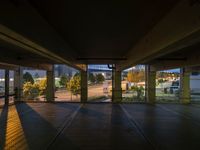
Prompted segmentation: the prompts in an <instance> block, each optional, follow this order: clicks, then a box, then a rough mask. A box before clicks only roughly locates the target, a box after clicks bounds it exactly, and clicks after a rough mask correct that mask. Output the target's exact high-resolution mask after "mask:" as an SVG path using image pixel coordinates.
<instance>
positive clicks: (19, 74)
mask: <svg viewBox="0 0 200 150" xmlns="http://www.w3.org/2000/svg"><path fill="white" fill-rule="evenodd" d="M14 91H15V101H16V100H17V101H20V100H22V96H23V94H22V92H23V67H18V69H16V70H15V72H14Z"/></svg>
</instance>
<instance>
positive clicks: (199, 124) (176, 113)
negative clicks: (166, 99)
mask: <svg viewBox="0 0 200 150" xmlns="http://www.w3.org/2000/svg"><path fill="white" fill-rule="evenodd" d="M157 106H158V107H159V108H161V109H163V110H166V111H168V112H171V113H173V114H175V115H178V116H181V117H183V118H185V119H189V120H191V121H192V122H193V123H195V124H196V125H198V126H200V123H199V122H198V121H195V120H193V119H192V118H191V117H189V116H186V115H185V114H183V113H180V112H177V111H173V110H171V109H168V108H166V107H164V106H160V105H157Z"/></svg>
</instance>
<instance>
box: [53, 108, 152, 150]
mask: <svg viewBox="0 0 200 150" xmlns="http://www.w3.org/2000/svg"><path fill="white" fill-rule="evenodd" d="M136 130H137V129H135V128H134V127H133V126H131V124H130V123H129V121H128V119H127V117H126V116H125V114H124V113H123V111H122V110H121V108H120V107H119V105H113V104H85V105H84V106H83V107H82V108H81V109H80V110H79V112H78V114H77V116H76V118H75V119H74V120H73V122H72V124H71V125H70V126H69V128H67V129H65V130H64V131H63V133H62V135H65V136H66V137H68V138H69V139H70V140H71V141H73V143H76V145H77V146H78V147H79V148H80V149H82V150H93V149H95V150H108V149H116V150H126V149H127V150H130V149H133V147H134V148H136V149H144V150H148V149H152V148H151V147H150V146H149V145H148V143H147V142H146V141H145V140H144V139H142V137H141V136H140V135H139V134H138V132H137V131H136ZM62 135H61V136H59V137H58V138H57V140H56V142H55V144H54V145H53V146H52V149H55V148H58V149H61V148H63V149H68V147H67V145H66V144H65V140H63V139H62Z"/></svg>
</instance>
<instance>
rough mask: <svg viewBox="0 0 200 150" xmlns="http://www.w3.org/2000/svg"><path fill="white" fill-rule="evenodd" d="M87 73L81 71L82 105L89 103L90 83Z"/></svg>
mask: <svg viewBox="0 0 200 150" xmlns="http://www.w3.org/2000/svg"><path fill="white" fill-rule="evenodd" d="M87 81H88V80H87V71H81V103H85V102H87V99H88V82H87Z"/></svg>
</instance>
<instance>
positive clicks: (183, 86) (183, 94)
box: [180, 68, 191, 104]
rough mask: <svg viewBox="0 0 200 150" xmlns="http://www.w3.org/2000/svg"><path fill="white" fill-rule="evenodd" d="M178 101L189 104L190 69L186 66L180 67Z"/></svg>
mask: <svg viewBox="0 0 200 150" xmlns="http://www.w3.org/2000/svg"><path fill="white" fill-rule="evenodd" d="M180 101H181V103H182V104H189V103H190V101H191V96H190V71H189V70H187V69H186V68H181V74H180Z"/></svg>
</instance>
